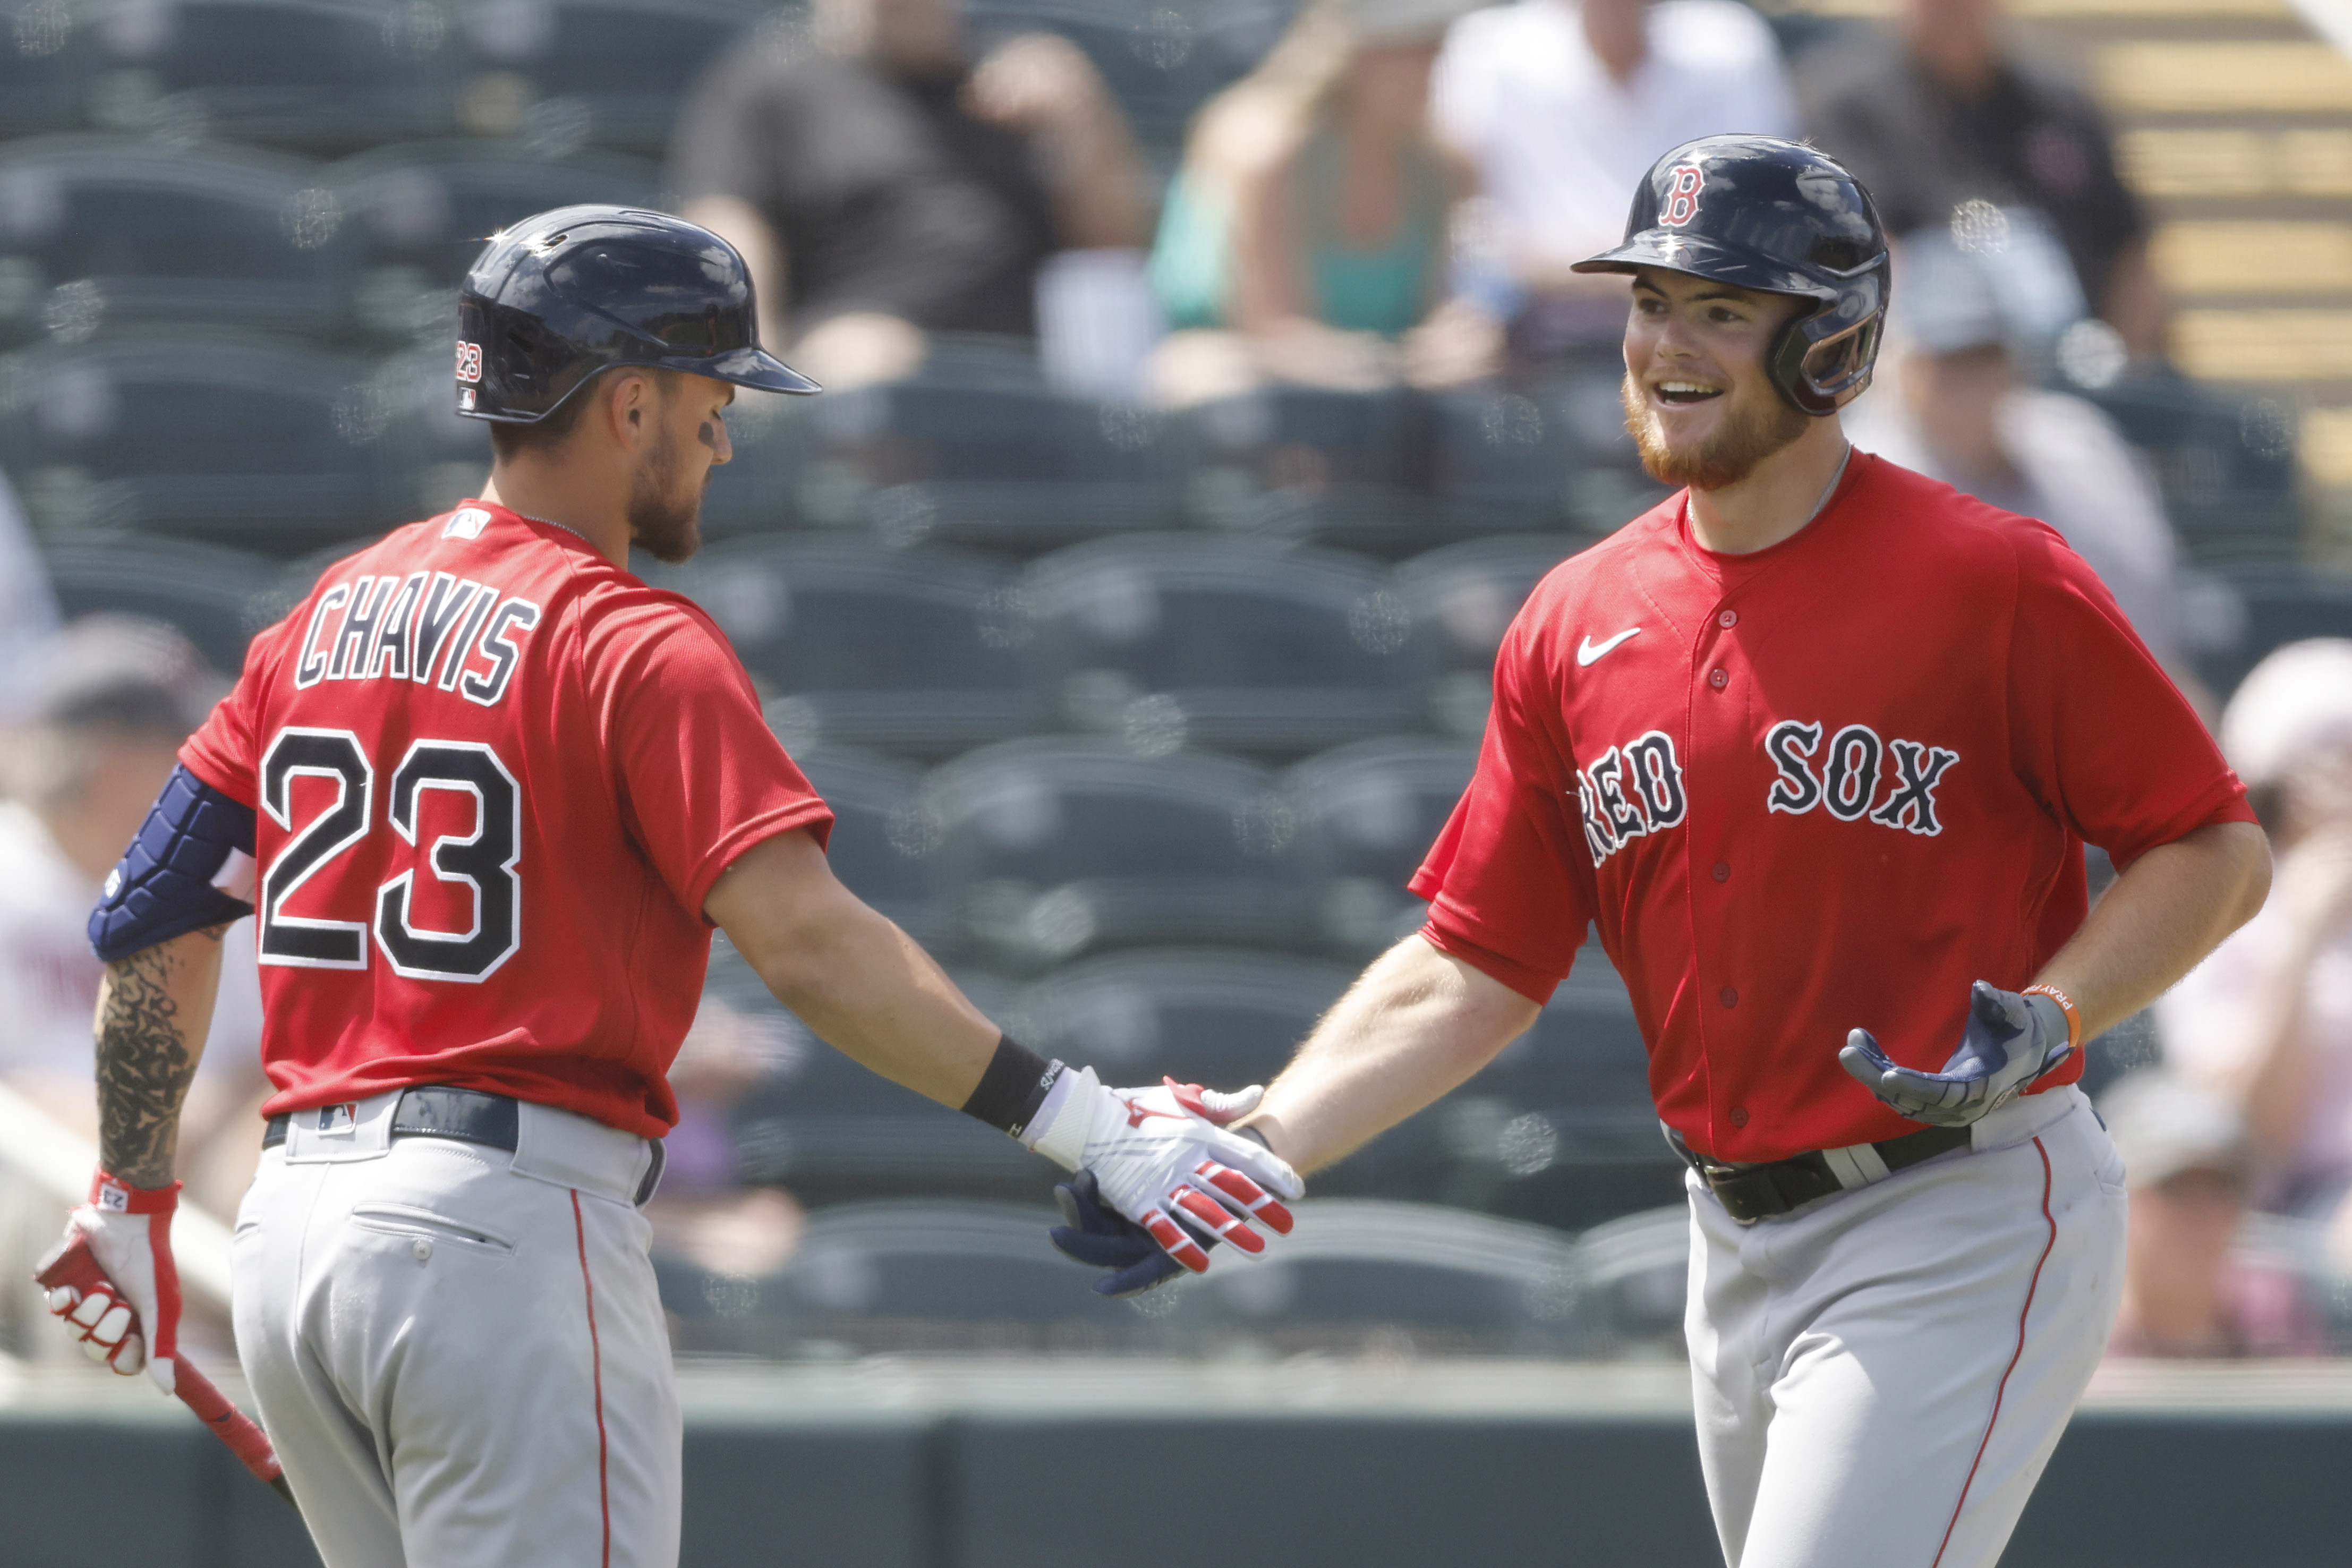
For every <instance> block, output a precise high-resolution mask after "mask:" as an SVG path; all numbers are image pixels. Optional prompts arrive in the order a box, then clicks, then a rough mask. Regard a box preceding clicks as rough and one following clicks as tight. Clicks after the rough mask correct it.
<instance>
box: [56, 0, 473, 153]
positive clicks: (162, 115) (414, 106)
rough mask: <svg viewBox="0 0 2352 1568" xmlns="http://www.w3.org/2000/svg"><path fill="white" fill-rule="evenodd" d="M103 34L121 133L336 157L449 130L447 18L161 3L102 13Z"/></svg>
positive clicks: (247, 1)
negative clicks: (264, 146) (203, 138)
mask: <svg viewBox="0 0 2352 1568" xmlns="http://www.w3.org/2000/svg"><path fill="white" fill-rule="evenodd" d="M91 30H92V38H93V43H94V45H95V48H96V53H97V59H96V61H95V62H94V72H95V74H94V75H93V77H92V79H91V81H90V86H89V96H90V119H91V121H93V122H94V123H96V124H98V125H100V126H102V127H104V128H105V129H107V130H111V131H130V132H146V133H151V134H158V133H159V134H162V135H164V136H167V137H171V138H173V139H175V140H181V141H186V140H192V139H194V138H195V137H198V136H206V137H214V138H218V139H220V140H223V141H232V142H262V143H266V144H268V145H272V146H280V147H287V148H291V149H295V150H298V151H301V152H305V153H318V154H322V155H331V154H333V153H344V152H352V151H355V150H357V149H359V148H361V147H366V146H373V145H375V144H377V143H380V142H402V141H409V140H413V139H415V138H416V137H419V136H430V135H433V134H435V133H436V132H440V131H442V130H443V129H444V128H445V127H446V125H447V123H448V112H449V110H448V103H449V99H448V92H447V89H446V70H445V68H444V65H443V53H444V49H445V47H446V35H447V24H446V14H445V12H444V11H443V10H442V8H441V7H439V6H436V5H381V4H375V3H372V0H150V3H146V4H139V5H111V6H107V7H104V8H97V15H96V16H95V18H94V20H93V25H92V29H91Z"/></svg>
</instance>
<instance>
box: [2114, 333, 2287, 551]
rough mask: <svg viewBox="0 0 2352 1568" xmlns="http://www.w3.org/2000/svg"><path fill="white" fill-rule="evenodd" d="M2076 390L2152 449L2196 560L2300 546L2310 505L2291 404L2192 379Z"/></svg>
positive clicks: (2176, 521)
mask: <svg viewBox="0 0 2352 1568" xmlns="http://www.w3.org/2000/svg"><path fill="white" fill-rule="evenodd" d="M2067 390H2068V391H2071V392H2074V393H2075V394H2077V395H2080V396H2083V397H2086V398H2088V399H2090V400H2091V401H2092V402H2093V403H2095V404H2096V405H2098V406H2099V407H2100V409H2101V410H2102V411H2104V412H2105V414H2106V416H2108V417H2109V418H2110V419H2113V420H2114V421H2115V422H2116V426H2118V427H2119V428H2121V429H2122V431H2123V433H2124V437H2125V438H2126V440H2128V441H2130V442H2131V444H2132V445H2133V446H2135V447H2138V448H2139V449H2140V451H2141V452H2142V453H2144V454H2145V455H2146V456H2147V460H2148V463H2149V466H2150V467H2151V468H2154V470H2155V472H2156V478H2157V482H2158V486H2159V487H2160V488H2161V489H2162V491H2163V495H2164V505H2165V510H2167V511H2168V513H2170V514H2171V517H2172V522H2173V526H2174V527H2175V528H2176V529H2178V530H2179V532H2180V536H2181V540H2182V542H2183V543H2184V544H2185V545H2186V546H2187V547H2188V550H2189V554H2190V555H2191V556H2192V557H2194V558H2196V559H2199V560H2201V561H2206V562H2211V563H2225V562H2229V561H2234V560H2247V559H2254V560H2262V559H2275V558H2277V557H2279V556H2282V555H2291V554H2293V553H2294V550H2295V548H2296V546H2297V544H2298V543H2299V542H2300V540H2301V538H2302V531H2303V511H2302V508H2301V506H2300V504H2299V502H2298V501H2297V499H2296V495H2295V456H2294V443H2295V422H2294V415H2293V414H2292V412H2291V411H2289V410H2288V409H2287V408H2285V407H2284V405H2280V404H2278V403H2275V402H2273V401H2270V400H2266V399H2262V398H2252V397H2241V396H2234V395H2231V394H2229V393H2226V392H2221V391H2217V390H2215V389H2213V388H2211V387H2208V386H2203V385H2200V384H2197V383H2195V382H2191V381H2184V380H2168V379H2156V378H2140V379H2136V380H2129V381H2119V382H2116V384H2113V385H2111V386H2107V387H2102V388H2094V389H2085V388H2081V387H2072V386H2070V387H2068V388H2067Z"/></svg>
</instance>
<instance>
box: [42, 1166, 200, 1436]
mask: <svg viewBox="0 0 2352 1568" xmlns="http://www.w3.org/2000/svg"><path fill="white" fill-rule="evenodd" d="M179 1197H180V1184H178V1183H177V1182H174V1183H173V1184H171V1185H170V1186H168V1187H131V1186H125V1185H124V1184H121V1183H120V1182H118V1181H116V1180H115V1179H114V1178H113V1177H111V1176H110V1175H107V1174H106V1173H103V1172H100V1173H99V1176H98V1179H97V1180H96V1181H95V1182H93V1183H92V1184H91V1186H90V1201H89V1203H87V1204H85V1205H82V1206H81V1207H79V1208H78V1209H75V1210H74V1211H73V1212H72V1213H71V1214H69V1215H67V1216H66V1233H65V1236H64V1237H63V1239H61V1240H60V1241H58V1244H57V1246H55V1247H51V1248H50V1249H49V1250H48V1251H47V1253H46V1254H44V1255H43V1256H42V1258H41V1260H40V1263H39V1265H38V1268H37V1272H39V1273H42V1274H57V1275H65V1276H79V1277H80V1278H81V1279H83V1280H84V1283H83V1284H81V1285H78V1286H77V1285H71V1284H62V1283H61V1284H57V1285H53V1286H51V1287H50V1288H49V1290H48V1296H47V1302H48V1309H49V1310H50V1312H51V1313H52V1314H54V1315H55V1316H56V1317H57V1318H58V1321H60V1322H62V1323H63V1324H64V1326H65V1329H66V1331H67V1332H68V1333H69V1334H71V1335H73V1336H74V1338H75V1339H76V1340H78V1341H79V1342H80V1343H81V1348H82V1353H83V1354H84V1355H87V1356H89V1358H90V1359H91V1360H92V1361H100V1362H104V1363H106V1364H107V1365H108V1366H110V1367H111V1368H112V1369H113V1370H114V1371H116V1372H118V1373H121V1374H122V1375H123V1376H125V1377H129V1376H133V1375H135V1374H136V1373H139V1372H141V1371H142V1370H143V1371H145V1373H147V1375H148V1376H150V1377H152V1378H153V1379H154V1380H155V1384H156V1385H157V1386H158V1387H160V1388H162V1389H163V1392H164V1393H166V1394H169V1393H172V1392H173V1385H174V1384H175V1382H176V1373H177V1372H178V1367H179V1363H178V1360H177V1357H178V1353H179V1336H180V1271H179V1269H178V1268H177V1267H176V1266H175V1265H174V1264H173V1261H172V1213H173V1210H174V1209H176V1208H177V1207H178V1206H179ZM78 1250H79V1251H82V1252H86V1253H87V1254H88V1255H89V1261H90V1262H91V1263H93V1264H95V1266H96V1268H95V1271H94V1272H93V1271H92V1270H90V1269H89V1268H79V1269H77V1268H58V1265H59V1264H60V1263H66V1262H68V1261H69V1255H70V1254H72V1253H74V1252H76V1251H78Z"/></svg>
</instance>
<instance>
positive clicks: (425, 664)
mask: <svg viewBox="0 0 2352 1568" xmlns="http://www.w3.org/2000/svg"><path fill="white" fill-rule="evenodd" d="M539 616H540V610H539V606H538V605H535V604H533V603H532V602H531V601H530V600H529V599H522V598H516V597H513V596H511V595H501V594H499V591H498V590H497V589H496V588H493V587H491V586H490V585H489V584H486V583H477V582H474V581H472V580H471V579H467V578H460V577H457V576H456V575H454V574H451V573H447V572H432V573H426V572H411V573H410V574H408V575H406V576H405V577H400V576H394V575H391V574H385V575H383V576H381V577H379V576H373V575H363V576H360V577H357V578H353V579H352V580H350V581H348V582H341V583H336V584H331V585H330V586H329V587H328V588H327V589H326V590H325V591H324V592H322V593H321V594H320V595H319V597H318V599H317V601H316V602H315V603H314V604H313V605H312V606H311V610H310V626H309V628H308V629H307V630H306V631H305V633H304V634H303V637H302V650H301V657H300V658H299V659H298V660H297V661H296V663H295V666H294V684H295V685H296V686H297V687H310V686H316V685H317V684H318V683H319V682H320V681H321V680H409V681H414V682H415V683H416V684H417V685H419V686H423V685H427V684H432V683H436V681H437V683H438V685H439V686H440V688H441V689H442V690H444V691H456V692H458V693H460V694H462V695H463V696H464V697H466V699H467V700H469V701H473V702H478V703H480V704H481V705H482V706H483V707H485V708H488V707H491V706H493V705H495V704H496V703H497V702H498V700H499V699H500V698H501V697H504V696H505V695H506V692H507V683H508V682H509V681H510V680H512V679H514V672H515V668H516V666H517V665H519V664H520V662H521V658H522V654H521V649H520V647H517V639H518V638H520V637H521V636H522V635H523V634H524V633H526V632H529V631H530V629H531V628H532V627H533V626H537V625H539Z"/></svg>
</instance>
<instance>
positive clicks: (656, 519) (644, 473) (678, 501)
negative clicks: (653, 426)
mask: <svg viewBox="0 0 2352 1568" xmlns="http://www.w3.org/2000/svg"><path fill="white" fill-rule="evenodd" d="M685 467H686V465H685V464H684V463H683V462H682V461H681V460H680V458H679V454H678V444H677V437H674V436H672V435H670V434H669V433H668V432H667V430H665V431H664V432H663V434H662V437H661V439H660V440H659V441H657V442H656V444H655V445H654V447H653V449H652V450H650V451H648V452H647V453H646V458H645V461H644V462H643V463H641V464H639V465H638V468H637V471H636V476H635V479H632V480H631V481H630V484H629V542H631V543H633V544H635V546H636V547H637V548H638V549H640V550H642V551H644V552H646V554H648V555H650V556H652V557H653V558H654V559H655V560H656V561H660V562H665V563H668V564H669V565H672V566H675V565H677V563H679V562H681V561H686V560H688V559H691V558H692V556H693V554H694V552H696V551H698V550H699V549H701V548H702V490H703V488H704V486H707V485H709V482H710V479H709V474H708V473H706V474H705V475H704V476H703V484H702V485H698V486H694V487H691V488H689V487H688V486H687V485H686V484H684V483H682V482H681V479H680V476H681V473H682V471H683V470H684V468H685Z"/></svg>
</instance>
